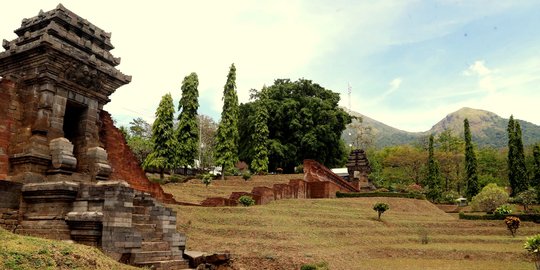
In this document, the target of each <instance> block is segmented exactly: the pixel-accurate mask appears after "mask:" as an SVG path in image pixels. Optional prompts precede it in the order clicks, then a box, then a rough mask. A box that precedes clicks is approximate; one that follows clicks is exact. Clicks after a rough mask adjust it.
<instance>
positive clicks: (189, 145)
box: [176, 73, 199, 173]
mask: <svg viewBox="0 0 540 270" xmlns="http://www.w3.org/2000/svg"><path fill="white" fill-rule="evenodd" d="M198 86H199V79H198V77H197V74H196V73H191V74H189V75H188V76H186V77H185V78H184V81H182V98H181V99H180V103H179V104H178V110H179V111H180V115H179V116H178V127H177V129H176V139H177V140H178V153H177V155H176V162H177V165H178V166H183V167H184V168H185V167H187V166H193V164H194V160H195V159H196V158H197V157H196V156H197V152H198V149H199V128H198V123H197V109H198V108H199V101H198V97H199V90H198V89H197V87H198ZM184 173H187V171H186V170H184Z"/></svg>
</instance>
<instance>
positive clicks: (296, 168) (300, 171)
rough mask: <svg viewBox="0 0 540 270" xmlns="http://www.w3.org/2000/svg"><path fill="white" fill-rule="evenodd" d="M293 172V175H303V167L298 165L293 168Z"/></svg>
mask: <svg viewBox="0 0 540 270" xmlns="http://www.w3.org/2000/svg"><path fill="white" fill-rule="evenodd" d="M294 172H295V173H304V165H302V164H300V165H298V166H296V167H294Z"/></svg>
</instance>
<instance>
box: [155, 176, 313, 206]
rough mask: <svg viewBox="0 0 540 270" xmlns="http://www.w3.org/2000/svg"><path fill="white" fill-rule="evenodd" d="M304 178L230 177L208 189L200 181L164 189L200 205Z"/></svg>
mask: <svg viewBox="0 0 540 270" xmlns="http://www.w3.org/2000/svg"><path fill="white" fill-rule="evenodd" d="M303 178H304V175H303V174H281V175H253V176H252V177H251V179H250V180H248V181H244V179H242V177H241V176H229V177H227V179H226V180H213V181H212V183H211V184H210V185H209V186H208V187H206V186H205V185H204V184H203V183H202V181H201V180H200V179H193V180H189V181H188V182H187V183H168V184H165V185H162V187H163V190H164V191H165V192H167V193H171V194H173V195H174V197H175V199H176V200H177V201H180V202H189V203H200V202H201V201H203V200H204V199H206V198H208V197H210V196H214V197H216V196H217V197H226V198H228V197H229V195H231V193H232V192H235V191H245V192H251V189H253V188H254V187H259V186H265V187H272V186H273V185H274V184H281V183H289V180H290V179H303Z"/></svg>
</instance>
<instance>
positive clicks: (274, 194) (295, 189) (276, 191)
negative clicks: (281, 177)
mask: <svg viewBox="0 0 540 270" xmlns="http://www.w3.org/2000/svg"><path fill="white" fill-rule="evenodd" d="M357 182H358V181H357ZM357 182H356V183H357ZM338 191H340V192H358V191H360V190H359V188H358V186H357V185H356V186H355V184H354V182H353V183H350V182H348V181H346V180H344V179H343V178H341V177H339V176H338V175H337V174H335V173H333V172H332V171H331V170H329V169H328V168H326V167H325V166H323V165H322V164H320V163H318V162H317V161H315V160H311V159H306V160H304V179H291V180H290V181H289V183H288V184H274V185H273V186H272V187H254V188H253V189H252V190H251V192H233V193H232V194H231V195H230V196H229V197H228V198H224V197H211V198H207V199H206V200H204V201H202V202H201V205H202V206H236V205H238V199H239V198H240V197H241V196H243V195H248V196H250V197H251V198H253V200H255V204H256V205H261V204H267V203H269V202H272V201H275V200H281V199H319V198H335V197H336V192H338Z"/></svg>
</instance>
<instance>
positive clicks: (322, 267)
mask: <svg viewBox="0 0 540 270" xmlns="http://www.w3.org/2000/svg"><path fill="white" fill-rule="evenodd" d="M300 270H328V263H326V262H320V263H317V264H311V263H310V264H303V265H302V267H300Z"/></svg>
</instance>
